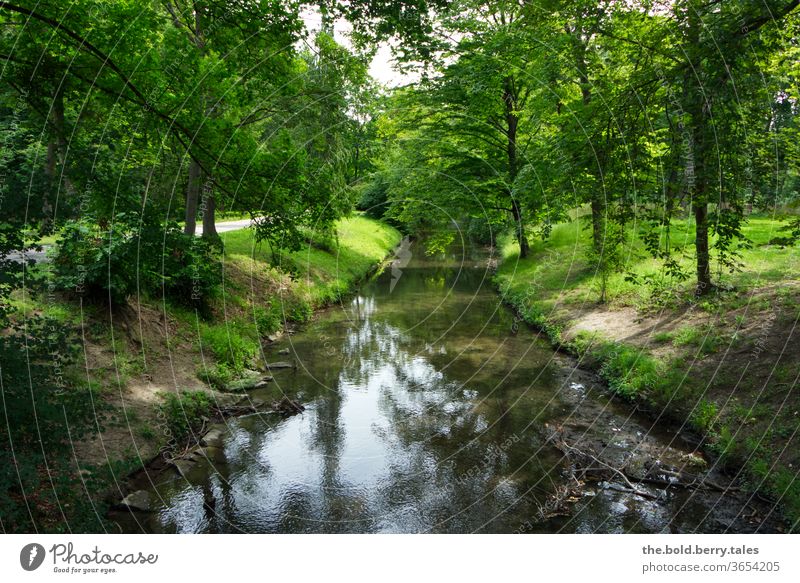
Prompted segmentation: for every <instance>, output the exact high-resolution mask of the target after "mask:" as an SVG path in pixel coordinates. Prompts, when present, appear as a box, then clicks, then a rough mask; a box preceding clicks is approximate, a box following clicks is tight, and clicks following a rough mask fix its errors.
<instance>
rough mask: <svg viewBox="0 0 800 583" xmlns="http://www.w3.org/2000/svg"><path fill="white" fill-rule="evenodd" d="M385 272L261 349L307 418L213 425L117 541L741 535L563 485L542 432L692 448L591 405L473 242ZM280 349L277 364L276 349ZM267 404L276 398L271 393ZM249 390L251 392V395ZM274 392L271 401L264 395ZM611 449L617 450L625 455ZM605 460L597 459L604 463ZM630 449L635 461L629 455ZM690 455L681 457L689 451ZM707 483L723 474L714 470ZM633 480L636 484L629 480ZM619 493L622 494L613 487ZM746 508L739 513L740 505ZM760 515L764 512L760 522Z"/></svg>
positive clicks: (689, 504) (671, 459)
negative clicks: (210, 450)
mask: <svg viewBox="0 0 800 583" xmlns="http://www.w3.org/2000/svg"><path fill="white" fill-rule="evenodd" d="M411 254H412V255H413V259H411V261H410V262H409V263H408V265H406V266H405V267H402V268H397V269H387V270H386V271H385V272H384V273H382V274H381V275H380V276H379V277H377V278H374V279H373V280H372V281H370V282H368V283H365V284H364V285H363V286H362V287H361V289H360V290H359V291H358V293H357V294H356V295H354V296H351V297H349V298H348V299H347V300H345V301H343V302H342V303H341V304H340V305H337V306H335V307H332V308H329V309H327V310H325V311H323V312H321V313H319V314H318V315H317V316H316V317H315V319H314V320H313V322H312V323H310V324H309V325H308V326H306V327H305V328H304V329H303V330H302V331H300V332H298V333H296V334H293V335H291V336H288V337H286V338H285V339H284V340H282V341H281V342H278V343H276V344H274V345H272V346H270V347H268V349H267V352H268V355H267V356H268V360H269V361H276V360H287V359H293V360H294V361H295V362H296V363H297V365H298V367H297V369H296V370H280V371H275V372H274V383H275V384H276V386H277V387H280V389H281V390H283V391H284V392H285V393H286V394H287V395H290V396H291V397H292V398H293V399H295V398H296V399H297V400H299V401H300V402H302V403H304V404H305V406H306V410H305V411H304V412H303V413H301V414H298V415H294V416H291V417H283V416H281V415H279V414H277V413H273V412H267V413H258V414H252V415H245V416H240V417H234V418H229V419H227V421H226V423H225V434H224V438H223V443H222V447H221V448H219V451H217V452H216V453H215V454H214V455H213V456H211V457H213V459H209V460H208V461H204V462H203V463H198V464H195V465H194V466H193V467H192V468H191V470H189V471H186V472H184V474H183V475H179V474H178V473H176V472H175V471H168V472H164V473H162V474H161V475H160V476H158V477H157V478H156V479H155V480H153V484H151V485H148V486H147V488H148V490H149V491H150V492H151V493H152V495H153V499H154V500H155V501H154V506H153V512H151V513H147V514H145V513H133V514H132V516H123V517H117V520H118V522H119V524H120V525H121V527H122V529H123V530H125V531H128V532H136V531H148V532H247V533H317V532H324V533H334V532H336V533H338V532H348V533H350V532H356V533H364V532H366V533H371V532H400V533H411V532H423V533H431V532H432V533H439V532H442V533H472V532H525V533H528V532H696V531H700V532H726V531H735V532H745V531H754V530H758V529H759V528H766V527H765V525H766V524H768V521H767V522H764V521H763V520H762V518H756V519H752V516H751V519H748V516H750V513H751V512H752V515H753V516H755V515H757V514H758V513H759V512H760V510H759V509H758V508H757V505H756V503H755V502H754V500H753V499H751V498H749V497H746V496H738V497H736V498H735V499H732V498H731V496H730V495H722V494H720V493H712V492H702V493H701V492H693V491H683V490H679V491H672V489H670V491H665V490H664V489H661V490H659V489H658V488H656V487H653V486H644V485H643V486H641V488H642V489H643V490H642V491H644V490H646V491H647V493H649V494H650V495H648V496H640V495H636V494H635V493H632V492H631V491H630V489H629V488H627V486H626V487H621V486H623V484H613V483H600V484H596V483H595V484H581V485H580V487H579V488H574V491H572V492H571V493H570V494H569V496H568V498H570V499H569V500H568V501H567V504H566V508H567V509H566V510H564V509H563V508H560V509H555V508H553V507H552V506H553V500H554V498H553V496H554V494H555V493H556V492H559V491H562V492H563V491H564V490H565V488H572V486H573V484H571V483H570V482H571V481H574V478H571V477H570V476H569V475H568V473H567V472H565V469H566V467H567V466H568V464H567V463H566V462H565V460H564V456H563V455H562V453H561V452H560V451H559V450H558V449H556V448H555V447H553V446H552V445H551V444H550V443H549V442H548V441H547V440H546V438H545V435H546V434H547V431H546V427H566V428H568V430H569V431H571V432H572V433H573V434H576V433H580V434H581V435H582V436H583V438H586V436H587V435H588V436H589V437H588V439H590V440H591V441H592V442H593V443H600V444H601V445H602V447H603V448H604V449H607V450H608V451H612V452H617V454H618V455H619V456H620V459H623V458H624V459H632V458H631V452H632V451H634V452H635V451H642V452H647V456H648V459H649V460H651V461H652V460H656V461H655V463H662V461H663V463H664V464H669V463H671V464H672V467H674V466H675V464H680V463H682V462H681V461H680V460H686V459H694V458H690V457H688V456H689V454H690V453H691V452H692V451H693V450H694V445H693V444H692V443H690V442H688V441H686V440H685V439H683V438H682V436H681V435H680V434H677V433H675V432H671V431H667V430H662V429H658V430H657V429H656V428H654V427H653V426H652V423H651V422H650V421H649V420H648V419H647V418H644V417H641V416H638V415H635V414H632V413H631V412H630V408H629V407H628V406H625V405H622V404H619V403H616V402H615V401H614V400H613V399H610V398H609V397H607V396H606V394H605V392H604V391H603V390H602V386H601V384H600V383H599V381H598V379H597V378H596V377H594V375H592V374H589V373H586V372H584V371H581V370H580V369H579V368H576V366H575V363H574V361H572V360H571V359H569V358H567V357H565V356H563V355H560V354H557V353H555V352H554V351H553V350H552V349H551V348H550V347H549V346H548V345H547V344H546V343H545V342H544V341H543V340H541V339H540V338H539V337H538V335H537V334H536V333H535V332H534V331H531V330H529V329H527V328H525V327H524V326H523V327H522V328H519V327H518V326H516V324H515V320H514V316H513V314H512V313H511V312H510V311H509V310H508V309H506V308H505V307H504V306H503V305H502V304H501V302H500V299H499V297H498V295H497V293H496V291H495V290H494V289H493V287H492V284H491V281H490V279H491V272H490V270H489V269H488V268H487V265H488V262H487V256H486V253H485V252H484V251H482V250H461V249H456V250H455V251H453V252H451V253H449V254H448V255H446V256H441V257H436V258H430V257H427V256H426V255H425V254H424V253H423V251H422V249H421V248H419V246H418V245H416V246H415V245H412V247H411ZM287 348H288V349H289V350H290V355H283V356H281V355H279V354H278V352H279V351H280V350H284V351H285V349H287ZM271 390H272V393H270V394H274V388H272V389H271ZM251 397H252V398H253V399H258V398H259V391H258V390H256V391H253V392H252V393H251ZM273 398H274V397H273ZM626 456H627V457H626ZM612 457H613V456H612ZM634 457H635V456H634ZM695 457H696V456H695ZM715 479H721V478H720V477H719V476H717V477H716V478H715ZM637 487H638V486H637ZM626 490H627V491H626ZM754 505H755V506H754ZM761 516H763V513H762V514H761Z"/></svg>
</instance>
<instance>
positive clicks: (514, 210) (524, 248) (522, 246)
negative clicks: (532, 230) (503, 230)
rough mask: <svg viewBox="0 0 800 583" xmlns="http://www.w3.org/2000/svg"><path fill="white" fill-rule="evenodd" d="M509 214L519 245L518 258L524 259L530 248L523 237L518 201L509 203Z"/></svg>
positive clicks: (526, 238)
mask: <svg viewBox="0 0 800 583" xmlns="http://www.w3.org/2000/svg"><path fill="white" fill-rule="evenodd" d="M511 214H512V215H513V216H514V223H515V224H516V235H517V242H518V243H519V256H520V258H522V259H524V258H525V257H527V256H528V251H530V246H529V245H528V237H526V236H525V224H524V223H523V221H522V209H521V208H520V205H519V201H517V200H516V199H515V200H512V201H511Z"/></svg>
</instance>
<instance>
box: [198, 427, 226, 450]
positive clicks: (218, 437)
mask: <svg viewBox="0 0 800 583" xmlns="http://www.w3.org/2000/svg"><path fill="white" fill-rule="evenodd" d="M223 435H225V432H224V431H223V430H222V429H219V428H213V429H211V430H209V431H208V432H206V434H205V435H204V436H203V437H202V439H200V445H202V446H203V447H222V436H223Z"/></svg>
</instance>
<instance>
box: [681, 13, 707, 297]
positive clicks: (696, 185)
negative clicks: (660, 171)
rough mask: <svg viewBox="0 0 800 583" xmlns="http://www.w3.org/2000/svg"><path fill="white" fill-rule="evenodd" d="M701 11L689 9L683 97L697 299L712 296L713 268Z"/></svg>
mask: <svg viewBox="0 0 800 583" xmlns="http://www.w3.org/2000/svg"><path fill="white" fill-rule="evenodd" d="M700 14H701V13H700V11H699V9H698V8H697V7H694V6H692V7H690V10H689V12H688V15H687V19H688V30H687V41H688V44H689V46H688V47H687V54H688V55H689V57H690V59H691V62H692V63H693V66H692V67H690V68H689V70H687V72H686V74H685V77H684V96H685V101H686V105H687V107H686V109H687V111H688V113H689V115H690V118H691V123H692V129H691V131H692V133H691V140H692V142H691V149H692V151H691V155H690V156H689V158H688V160H690V161H691V163H692V166H691V167H689V168H687V183H688V184H687V185H688V188H689V192H690V194H691V199H690V200H691V202H692V210H693V213H694V221H695V229H696V232H695V238H694V247H695V253H696V255H697V259H696V267H697V287H696V293H697V295H704V294H707V293H709V292H710V291H711V290H712V289H713V286H712V284H711V265H710V257H709V246H708V194H709V192H708V186H709V181H708V166H709V152H708V145H709V144H708V143H707V141H706V134H707V131H708V130H707V128H706V124H707V123H709V118H710V112H708V111H707V110H708V107H710V105H707V104H706V101H705V95H704V92H703V88H702V86H701V83H700V79H698V76H700V75H702V69H701V67H702V59H701V58H700V49H701V47H700V31H701V27H702V26H703V25H702V22H701V21H700Z"/></svg>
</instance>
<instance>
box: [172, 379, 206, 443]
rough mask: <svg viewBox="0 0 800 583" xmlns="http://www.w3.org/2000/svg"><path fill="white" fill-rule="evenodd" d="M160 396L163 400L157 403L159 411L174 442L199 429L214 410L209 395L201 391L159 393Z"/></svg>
mask: <svg viewBox="0 0 800 583" xmlns="http://www.w3.org/2000/svg"><path fill="white" fill-rule="evenodd" d="M161 397H162V398H163V399H164V402H163V403H161V404H160V405H159V412H160V413H161V414H162V415H163V416H164V419H165V421H166V423H167V427H168V428H169V432H170V435H171V436H172V439H173V441H176V442H182V441H185V440H186V439H187V438H188V437H189V436H190V435H191V434H193V433H195V432H197V431H199V430H200V429H201V428H202V426H203V423H204V422H205V421H207V420H208V419H209V417H210V416H211V414H212V412H213V411H214V403H213V401H212V400H211V397H210V396H209V395H208V394H207V393H204V392H203V391H181V392H180V393H161Z"/></svg>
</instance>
